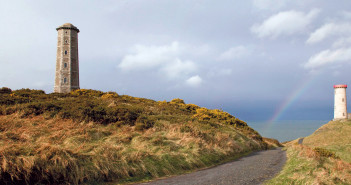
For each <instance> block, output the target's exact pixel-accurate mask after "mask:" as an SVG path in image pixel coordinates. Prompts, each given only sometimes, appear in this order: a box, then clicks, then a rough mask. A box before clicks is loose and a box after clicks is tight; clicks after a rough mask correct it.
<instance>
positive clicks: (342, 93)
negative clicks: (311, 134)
mask: <svg viewBox="0 0 351 185" xmlns="http://www.w3.org/2000/svg"><path fill="white" fill-rule="evenodd" d="M346 88H347V85H334V120H340V119H347V104H346Z"/></svg>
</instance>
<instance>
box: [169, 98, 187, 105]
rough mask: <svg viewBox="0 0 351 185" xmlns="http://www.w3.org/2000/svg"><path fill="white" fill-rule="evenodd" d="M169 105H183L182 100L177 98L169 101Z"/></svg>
mask: <svg viewBox="0 0 351 185" xmlns="http://www.w3.org/2000/svg"><path fill="white" fill-rule="evenodd" d="M170 103H172V104H185V103H184V100H182V99H179V98H175V99H173V100H171V102H170Z"/></svg>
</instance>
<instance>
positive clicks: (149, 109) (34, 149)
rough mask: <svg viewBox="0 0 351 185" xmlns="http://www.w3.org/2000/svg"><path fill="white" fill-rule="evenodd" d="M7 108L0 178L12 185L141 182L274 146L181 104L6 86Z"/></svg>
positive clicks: (2, 119)
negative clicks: (47, 93)
mask: <svg viewBox="0 0 351 185" xmlns="http://www.w3.org/2000/svg"><path fill="white" fill-rule="evenodd" d="M10 93H11V94H10ZM0 106H1V107H0V113H1V114H0V181H2V182H4V183H8V184H25V183H28V184H35V183H40V184H65V183H67V184H80V183H102V182H117V183H126V182H135V181H140V180H148V179H152V178H157V177H162V176H168V175H174V174H179V173H184V172H186V171H191V170H195V169H199V168H204V167H209V166H212V165H216V164H219V163H223V162H225V161H228V160H231V159H234V158H237V157H240V156H242V155H245V154H247V153H249V152H251V151H255V150H262V149H266V148H267V143H266V142H264V141H263V140H262V137H261V136H260V135H259V134H258V133H257V132H256V131H254V130H253V129H252V128H250V127H248V126H247V125H246V123H245V122H243V121H241V120H238V119H237V118H235V117H234V116H232V115H229V114H228V113H225V112H223V111H220V110H207V109H204V108H201V115H200V117H201V118H197V117H199V115H198V116H196V115H197V114H198V113H199V112H197V111H196V110H197V109H199V108H200V107H198V106H196V105H192V104H185V103H184V101H182V100H181V99H175V100H174V101H171V102H165V101H164V102H156V101H153V100H147V99H142V98H134V97H130V96H125V95H123V96H120V95H118V94H117V93H112V92H109V93H103V92H100V91H94V90H79V91H76V92H74V93H72V94H50V95H46V94H45V93H44V92H42V91H39V90H37V91H33V90H28V89H23V90H18V91H9V90H7V89H5V90H4V93H2V94H0ZM202 118H204V119H202Z"/></svg>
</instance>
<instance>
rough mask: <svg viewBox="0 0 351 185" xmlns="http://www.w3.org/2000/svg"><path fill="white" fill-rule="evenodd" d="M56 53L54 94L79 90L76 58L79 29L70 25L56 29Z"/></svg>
mask: <svg viewBox="0 0 351 185" xmlns="http://www.w3.org/2000/svg"><path fill="white" fill-rule="evenodd" d="M56 30H57V32H58V37H57V53H56V74H55V87H54V92H56V93H69V92H71V91H72V90H76V89H79V58H78V33H79V29H78V28H77V27H75V26H73V25H72V24H70V23H66V24H63V25H62V26H60V27H58V28H56Z"/></svg>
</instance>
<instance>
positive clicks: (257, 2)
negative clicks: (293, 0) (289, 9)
mask: <svg viewBox="0 0 351 185" xmlns="http://www.w3.org/2000/svg"><path fill="white" fill-rule="evenodd" d="M253 5H254V6H255V7H256V8H258V9H261V10H272V9H274V10H278V9H280V8H282V7H284V6H285V5H286V0H254V1H253Z"/></svg>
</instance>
